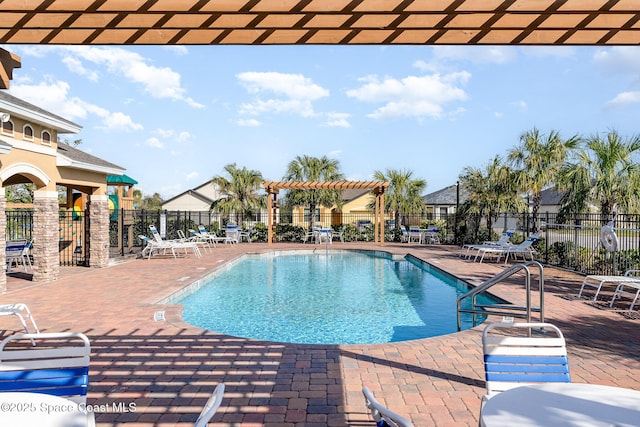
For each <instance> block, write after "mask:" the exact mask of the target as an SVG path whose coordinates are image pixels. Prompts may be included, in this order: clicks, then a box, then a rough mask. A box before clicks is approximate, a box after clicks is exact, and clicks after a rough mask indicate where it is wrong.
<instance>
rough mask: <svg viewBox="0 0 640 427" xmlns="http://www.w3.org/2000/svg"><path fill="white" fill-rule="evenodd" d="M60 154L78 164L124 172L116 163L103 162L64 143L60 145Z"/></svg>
mask: <svg viewBox="0 0 640 427" xmlns="http://www.w3.org/2000/svg"><path fill="white" fill-rule="evenodd" d="M58 154H61V155H63V156H66V157H68V158H70V159H71V160H74V161H77V162H82V163H86V164H89V165H95V166H100V167H106V168H115V169H122V171H123V172H124V170H125V169H124V168H123V167H121V166H118V165H116V164H114V163H111V162H107V161H106V160H103V159H101V158H99V157H96V156H92V155H91V154H88V153H85V152H84V151H81V150H78V149H77V148H75V147H73V146H71V145H69V144H65V143H63V142H60V143H58Z"/></svg>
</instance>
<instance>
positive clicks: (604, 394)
mask: <svg viewBox="0 0 640 427" xmlns="http://www.w3.org/2000/svg"><path fill="white" fill-rule="evenodd" d="M638 425H640V391H637V390H630V389H626V388H619V387H609V386H603V385H594V384H582V383H545V384H536V385H527V386H521V387H516V388H513V389H510V390H506V391H503V392H501V393H498V394H497V395H495V396H494V397H492V398H491V399H489V400H488V401H487V402H486V403H485V404H484V407H483V408H482V411H481V414H480V426H481V427H514V426H517V427H534V426H535V427H542V426H544V427H600V426H602V427H631V426H638Z"/></svg>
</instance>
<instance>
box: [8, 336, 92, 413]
mask: <svg viewBox="0 0 640 427" xmlns="http://www.w3.org/2000/svg"><path fill="white" fill-rule="evenodd" d="M24 340H36V341H37V342H38V344H40V345H38V347H37V348H36V347H25V346H24V345H21V343H20V341H24ZM90 355H91V344H90V343H89V339H88V338H87V337H86V336H85V335H84V334H81V333H79V332H59V333H42V334H16V335H11V336H9V337H7V338H5V339H4V340H3V341H2V342H0V392H28V393H43V394H50V395H54V396H60V397H65V398H67V399H69V400H71V401H73V402H75V403H78V404H80V403H82V404H86V402H87V388H88V386H89V357H90Z"/></svg>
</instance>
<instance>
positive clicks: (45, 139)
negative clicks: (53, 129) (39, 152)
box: [42, 130, 51, 145]
mask: <svg viewBox="0 0 640 427" xmlns="http://www.w3.org/2000/svg"><path fill="white" fill-rule="evenodd" d="M42 144H44V145H51V134H50V133H49V132H47V131H46V130H45V131H43V132H42Z"/></svg>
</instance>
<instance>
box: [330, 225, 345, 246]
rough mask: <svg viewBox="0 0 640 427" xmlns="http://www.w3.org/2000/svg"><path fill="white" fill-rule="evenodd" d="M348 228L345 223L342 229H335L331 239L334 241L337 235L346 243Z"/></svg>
mask: <svg viewBox="0 0 640 427" xmlns="http://www.w3.org/2000/svg"><path fill="white" fill-rule="evenodd" d="M345 230H346V227H345V226H344V225H343V226H342V227H340V230H334V231H332V232H331V241H333V238H334V237H337V238H338V239H340V241H341V242H342V243H344V231H345Z"/></svg>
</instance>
